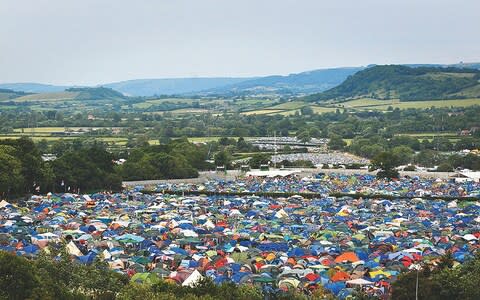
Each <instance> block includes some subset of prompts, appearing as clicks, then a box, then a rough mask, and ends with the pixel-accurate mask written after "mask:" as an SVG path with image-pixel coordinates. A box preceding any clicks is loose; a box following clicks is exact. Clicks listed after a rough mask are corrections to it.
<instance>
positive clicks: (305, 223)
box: [0, 175, 480, 298]
mask: <svg viewBox="0 0 480 300" xmlns="http://www.w3.org/2000/svg"><path fill="white" fill-rule="evenodd" d="M361 187H363V188H364V192H366V191H369V192H370V193H372V195H373V194H374V193H375V191H387V190H390V191H391V192H392V195H395V193H393V192H395V191H400V192H398V193H397V194H396V195H397V196H396V197H395V198H394V199H393V200H386V199H381V198H379V199H378V198H376V199H373V198H372V199H369V198H355V197H348V196H347V197H340V198H335V197H328V196H323V197H322V196H319V197H314V198H313V199H310V198H303V197H301V196H298V195H296V196H291V197H288V198H286V197H274V198H272V197H259V196H255V195H248V196H224V195H210V196H204V195H199V196H189V195H185V196H181V195H168V194H163V193H161V190H162V189H165V188H169V189H171V190H172V189H177V190H182V189H184V190H186V189H187V188H188V189H190V190H193V189H196V190H197V191H200V192H201V191H208V190H210V189H215V190H217V191H222V190H229V191H237V192H240V191H254V192H255V191H290V192H305V191H307V192H308V191H310V192H312V191H315V192H317V193H319V194H322V193H324V194H325V195H326V194H327V193H328V192H329V191H331V190H333V189H343V190H344V191H348V190H351V191H359V189H360V188H361ZM142 188H143V187H136V188H135V189H133V190H130V191H125V192H123V193H117V194H110V193H96V194H92V195H76V194H70V193H65V194H52V193H49V194H47V195H35V196H32V197H31V199H29V200H28V201H25V202H19V203H16V204H12V203H9V202H7V201H2V202H1V203H0V216H1V221H0V231H1V233H0V239H1V243H0V250H3V251H8V252H12V253H16V254H17V255H21V256H26V257H31V258H35V257H37V256H39V255H40V254H41V253H42V252H44V251H49V250H48V249H49V248H50V247H53V246H54V245H59V244H61V245H65V249H66V251H67V253H68V254H69V255H70V257H71V258H72V259H74V260H76V261H77V262H78V263H80V264H87V265H88V264H91V263H93V262H94V261H95V260H98V259H99V260H101V261H103V262H105V263H107V264H108V266H109V267H110V269H112V270H115V271H117V272H120V273H123V274H127V275H128V276H129V278H130V280H131V281H132V282H144V283H147V284H148V283H151V282H155V281H158V280H166V281H169V282H171V283H175V284H179V285H183V286H194V285H195V284H196V283H197V282H199V281H200V280H201V279H202V278H210V279H211V280H213V282H215V283H217V284H220V283H223V282H234V283H236V284H240V285H243V284H253V285H257V286H260V287H262V288H267V287H268V288H272V289H279V290H283V291H287V290H290V291H291V290H296V291H303V292H305V293H308V291H312V290H314V289H316V288H318V287H320V286H321V287H323V288H325V289H326V290H328V291H330V292H331V293H332V294H334V295H335V296H336V297H339V298H346V297H347V296H348V295H350V294H352V293H353V291H354V289H355V288H360V289H363V290H365V291H367V292H368V293H371V294H372V295H376V296H381V295H386V294H388V293H390V287H391V284H392V282H394V281H395V280H396V278H397V277H398V276H399V275H400V274H401V273H402V272H406V271H408V270H409V269H411V268H413V267H415V266H416V265H418V264H420V263H421V264H431V265H435V264H436V263H437V262H438V261H439V259H440V258H441V257H442V256H443V255H445V254H446V253H451V254H452V256H453V259H454V261H455V264H462V263H463V262H464V261H465V260H467V259H468V258H469V257H471V256H472V255H473V254H474V253H475V252H476V251H477V250H478V248H479V243H478V240H479V238H480V229H479V224H480V217H479V215H480V204H479V202H478V200H477V201H471V200H470V201H462V198H464V197H467V196H468V197H470V198H469V199H471V197H474V198H475V197H476V198H479V193H480V184H479V183H474V182H463V183H454V182H448V180H427V179H421V178H410V179H409V178H404V179H401V180H399V181H397V182H386V181H378V180H376V179H375V178H374V177H373V176H369V175H351V176H350V175H349V176H347V175H328V176H327V175H317V176H314V177H311V178H296V177H288V178H281V177H277V178H264V177H262V178H253V177H250V178H246V179H242V180H240V179H239V180H237V181H231V182H225V181H221V180H215V181H210V182H205V183H203V184H197V185H194V184H190V185H181V184H180V185H179V184H176V185H170V186H158V188H157V191H158V192H156V193H153V194H144V193H142V192H141V191H140V190H141V189H142ZM420 190H421V191H420ZM412 193H413V194H412ZM419 193H423V194H424V195H426V194H429V195H439V194H446V193H447V194H450V195H452V196H454V197H457V198H458V199H459V200H458V201H456V200H453V201H444V200H440V199H438V200H424V199H422V198H421V197H420V194H419Z"/></svg>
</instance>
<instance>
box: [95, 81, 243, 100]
mask: <svg viewBox="0 0 480 300" xmlns="http://www.w3.org/2000/svg"><path fill="white" fill-rule="evenodd" d="M249 79H252V78H224V77H218V78H213V77H212V78H166V79H136V80H128V81H121V82H114V83H109V84H105V85H104V86H105V87H109V88H112V89H114V90H117V91H119V92H122V93H124V94H125V95H129V96H154V95H180V94H188V93H190V94H191V93H196V92H200V91H204V90H208V89H213V88H217V87H221V86H226V85H230V84H235V83H239V82H242V81H245V80H249Z"/></svg>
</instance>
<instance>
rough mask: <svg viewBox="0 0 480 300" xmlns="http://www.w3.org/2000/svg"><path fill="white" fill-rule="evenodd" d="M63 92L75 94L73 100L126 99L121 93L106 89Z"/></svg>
mask: <svg viewBox="0 0 480 300" xmlns="http://www.w3.org/2000/svg"><path fill="white" fill-rule="evenodd" d="M65 91H66V92H73V93H77V95H76V96H75V100H117V99H126V98H127V97H126V96H124V95H123V94H122V93H120V92H117V91H115V90H113V89H111V88H106V87H97V88H69V89H66V90H65Z"/></svg>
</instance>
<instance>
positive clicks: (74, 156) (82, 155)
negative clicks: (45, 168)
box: [51, 144, 122, 192]
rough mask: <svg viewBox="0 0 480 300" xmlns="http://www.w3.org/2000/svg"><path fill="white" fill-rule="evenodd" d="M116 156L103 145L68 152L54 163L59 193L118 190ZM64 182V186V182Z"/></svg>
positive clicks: (119, 184)
mask: <svg viewBox="0 0 480 300" xmlns="http://www.w3.org/2000/svg"><path fill="white" fill-rule="evenodd" d="M113 161H114V156H113V155H112V154H111V153H109V152H107V151H106V149H105V148H104V147H103V146H102V145H100V144H96V145H92V146H85V147H81V148H80V149H77V150H73V149H71V150H68V151H66V152H65V153H63V154H62V155H61V156H60V157H58V158H57V159H56V160H54V161H52V162H51V166H52V170H53V173H54V174H55V188H56V190H60V191H64V190H66V189H67V187H70V188H71V189H72V190H78V189H80V191H85V192H86V191H97V190H101V189H109V190H119V189H120V188H121V181H122V179H121V177H120V176H119V175H117V174H116V172H115V170H114V162H113ZM62 182H63V183H64V185H63V186H62V185H61V183H62Z"/></svg>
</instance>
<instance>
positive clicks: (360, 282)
mask: <svg viewBox="0 0 480 300" xmlns="http://www.w3.org/2000/svg"><path fill="white" fill-rule="evenodd" d="M346 283H347V284H351V285H372V284H373V282H371V281H368V280H365V279H363V278H358V279H353V280H348V281H347V282H346Z"/></svg>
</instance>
